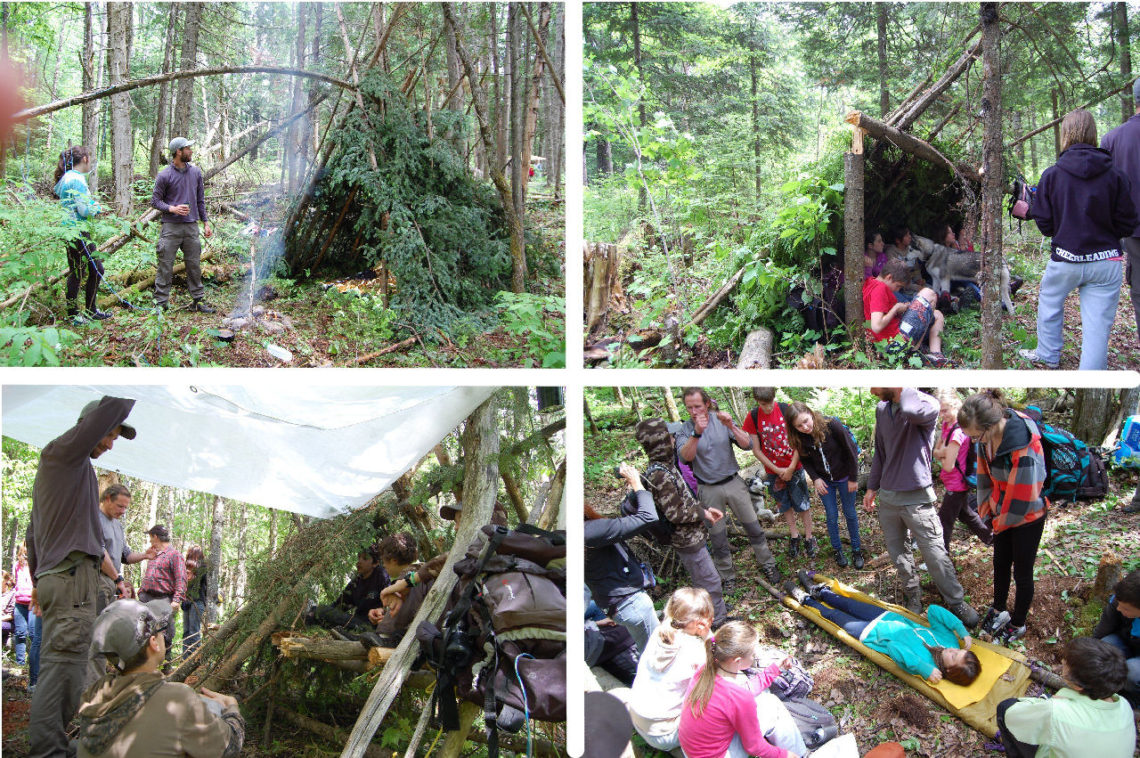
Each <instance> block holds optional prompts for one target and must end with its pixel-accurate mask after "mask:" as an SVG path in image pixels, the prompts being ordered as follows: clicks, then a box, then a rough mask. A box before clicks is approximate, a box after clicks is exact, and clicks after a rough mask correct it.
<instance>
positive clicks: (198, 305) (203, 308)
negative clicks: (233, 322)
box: [190, 298, 218, 313]
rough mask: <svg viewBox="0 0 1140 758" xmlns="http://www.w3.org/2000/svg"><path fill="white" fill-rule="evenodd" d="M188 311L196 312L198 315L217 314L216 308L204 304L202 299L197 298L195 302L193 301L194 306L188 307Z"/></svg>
mask: <svg viewBox="0 0 1140 758" xmlns="http://www.w3.org/2000/svg"><path fill="white" fill-rule="evenodd" d="M190 310H192V311H198V313H217V312H218V309H217V308H212V307H210V306H209V305H208V304H207V303H206V301H205V300H203V299H202V298H198V299H197V300H195V301H194V304H193V305H191V306H190Z"/></svg>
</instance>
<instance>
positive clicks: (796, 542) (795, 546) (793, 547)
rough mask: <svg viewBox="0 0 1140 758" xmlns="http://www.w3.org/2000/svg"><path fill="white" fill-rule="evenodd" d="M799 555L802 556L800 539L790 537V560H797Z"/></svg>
mask: <svg viewBox="0 0 1140 758" xmlns="http://www.w3.org/2000/svg"><path fill="white" fill-rule="evenodd" d="M799 554H800V538H799V537H789V538H788V557H789V558H796V557H798V556H799Z"/></svg>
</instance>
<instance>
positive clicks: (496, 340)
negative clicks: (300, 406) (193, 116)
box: [19, 192, 565, 368]
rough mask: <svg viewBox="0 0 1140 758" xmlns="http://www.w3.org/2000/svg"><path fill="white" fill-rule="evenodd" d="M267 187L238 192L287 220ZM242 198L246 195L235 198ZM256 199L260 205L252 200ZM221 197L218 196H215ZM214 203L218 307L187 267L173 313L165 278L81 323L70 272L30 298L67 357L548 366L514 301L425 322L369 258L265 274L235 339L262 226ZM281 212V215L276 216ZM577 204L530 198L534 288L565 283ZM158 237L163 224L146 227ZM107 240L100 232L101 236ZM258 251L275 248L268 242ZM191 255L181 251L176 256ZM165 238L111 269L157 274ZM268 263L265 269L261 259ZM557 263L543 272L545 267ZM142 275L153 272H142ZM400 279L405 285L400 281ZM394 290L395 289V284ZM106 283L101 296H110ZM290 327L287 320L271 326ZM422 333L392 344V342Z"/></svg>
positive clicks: (67, 361)
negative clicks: (332, 270)
mask: <svg viewBox="0 0 1140 758" xmlns="http://www.w3.org/2000/svg"><path fill="white" fill-rule="evenodd" d="M267 195H268V193H267V192H254V193H253V194H252V196H251V198H250V199H248V200H247V201H246V202H235V205H237V206H238V207H239V209H242V210H244V211H245V212H246V213H249V214H251V215H254V216H255V217H257V218H258V219H259V220H261V222H262V224H264V226H266V227H269V226H272V225H274V223H277V224H279V223H280V220H279V218H278V217H282V216H284V212H285V209H284V208H283V207H282V206H281V205H280V204H279V203H278V201H277V199H276V198H270V197H267ZM231 202H234V201H231ZM250 203H253V204H254V205H257V206H260V207H259V208H251V207H250ZM211 205H213V203H212V201H211ZM212 210H213V213H214V215H213V226H214V234H213V236H212V237H211V238H209V239H206V238H205V237H202V243H203V253H202V254H203V257H205V256H207V254H210V258H209V259H208V260H204V261H203V264H202V268H203V281H204V283H205V287H206V296H205V300H206V302H208V303H209V304H210V305H211V306H213V307H214V308H216V309H217V313H214V314H203V313H198V312H195V311H189V310H187V308H188V307H189V306H190V305H191V300H190V297H189V294H188V292H187V282H186V277H185V275H184V274H176V275H175V277H174V284H173V287H172V288H171V299H170V309H169V310H168V311H166V312H165V313H164V314H162V315H161V316H160V315H159V314H157V313H156V312H155V311H154V309H153V307H152V302H153V287H147V288H145V289H143V290H142V291H141V292H135V293H132V294H130V295H128V296H127V297H126V298H125V300H127V301H129V302H130V303H131V305H129V306H128V305H125V304H124V303H123V302H122V301H123V299H124V298H120V299H115V300H114V304H113V305H111V306H109V307H106V308H105V310H108V311H110V312H111V313H113V317H112V318H110V319H107V320H104V321H93V322H90V323H87V324H84V325H82V326H72V325H71V324H70V323H69V322H68V321H67V318H66V313H65V309H64V303H63V287H64V283H63V282H62V281H61V282H59V283H58V284H56V285H53V286H52V288H50V290H48V291H47V292H46V293H45V292H42V291H41V292H39V293H38V294H37V296H36V298H33V299H31V300H29V301H28V302H27V303H24V304H21V305H20V306H19V307H21V308H22V307H25V306H26V307H28V308H29V310H30V311H31V318H30V323H31V324H32V325H35V326H38V327H41V328H44V327H49V326H59V327H61V328H64V329H68V330H71V331H73V332H74V333H75V334H76V335H77V337H76V338H75V339H74V340H73V341H71V342H68V343H65V344H64V345H63V347H62V349H61V350H60V351H59V358H60V363H61V365H64V366H104V365H106V366H209V365H213V366H230V367H245V368H262V367H276V366H283V365H291V366H306V367H320V366H371V367H407V366H421V367H426V366H430V367H459V368H501V367H526V366H531V365H538V366H541V365H542V362H543V355H542V354H541V351H536V349H535V347H534V344H533V340H531V339H530V336H529V335H528V332H527V330H525V329H519V328H518V327H517V326H516V327H515V328H514V329H511V328H510V327H511V324H510V323H508V320H507V319H506V318H503V316H504V315H505V314H504V313H503V312H491V313H488V314H483V316H482V320H483V323H484V324H487V326H484V327H483V328H482V329H480V328H478V327H475V328H472V329H470V330H469V331H467V332H466V333H464V334H445V333H444V332H443V331H441V330H438V329H437V330H435V332H434V333H421V332H420V331H418V330H416V329H414V328H412V327H411V326H410V325H406V324H401V323H400V321H399V317H398V315H395V314H396V312H395V311H388V309H386V308H384V307H383V295H382V280H381V279H380V278H379V276H378V275H377V272H375V271H371V270H368V269H363V270H361V271H359V272H356V273H355V274H353V275H351V276H349V277H340V278H334V277H325V278H322V277H321V276H314V277H313V278H311V279H307V280H293V279H286V278H279V277H276V276H269V277H268V278H265V279H260V280H259V281H257V282H256V283H255V288H254V289H255V293H256V298H255V303H254V304H255V306H261V307H262V308H264V309H265V313H264V314H263V315H261V316H260V318H259V319H258V321H257V323H255V324H254V325H252V326H250V327H248V328H246V329H243V330H234V331H236V334H235V335H234V336H233V338H232V339H231V340H230V341H227V340H224V339H223V338H222V334H220V330H222V329H224V328H225V325H224V324H223V319H225V318H226V317H227V316H230V315H232V314H233V313H234V312H235V310H237V309H238V308H239V305H240V304H242V303H247V302H248V301H249V290H250V274H249V271H250V259H251V253H250V250H251V247H253V246H254V245H256V243H257V239H256V238H255V237H254V235H253V233H252V230H251V228H250V226H249V225H248V224H247V223H245V222H240V221H238V220H237V219H235V218H234V217H233V216H232V215H229V214H227V213H224V212H218V211H217V209H214V208H212ZM272 218H278V220H277V221H276V222H274V221H271V220H269V219H272ZM564 220H565V216H564V211H563V204H562V203H561V202H556V201H552V200H550V199H535V200H532V201H531V202H529V203H528V227H529V228H530V229H532V230H534V231H535V232H537V233H538V234H539V235H540V236H541V239H542V242H541V250H535V249H533V246H531V248H530V249H528V255H529V256H531V257H532V258H533V262H532V263H531V268H532V277H531V280H532V282H536V281H537V284H532V288H531V292H532V293H535V294H539V295H557V296H559V297H561V296H562V294H563V282H562V279H563V277H562V275H561V272H562V271H564V268H565V266H564V261H565V239H564V234H565V232H564V227H565V223H564ZM143 233H144V234H145V235H146V236H147V237H155V236H156V235H157V233H158V229H157V226H156V225H154V224H152V225H150V226H148V227H146V228H145V229H144V230H143ZM100 241H101V240H96V243H98V242H100ZM256 255H257V256H258V257H261V256H264V255H265V252H263V251H260V250H259V251H258V253H257V254H256ZM181 260H182V256H181V254H179V256H178V258H177V259H176V262H177V263H180V262H181ZM154 262H155V259H154V243H153V241H149V242H143V241H132V242H131V243H129V244H128V245H126V246H125V247H123V248H122V249H120V250H119V251H117V252H116V253H115V254H113V255H112V256H110V257H109V259H108V260H106V261H105V266H106V268H107V274H108V276H109V277H110V276H112V275H125V274H127V273H129V272H136V274H135V275H136V276H139V275H146V274H149V275H153V272H154ZM258 268H259V270H265V269H264V267H263V265H262V263H261V262H259V263H258ZM543 269H545V270H547V271H554V270H556V271H557V274H555V273H550V274H549V275H543V274H540V273H539V271H541V270H543ZM140 278H141V276H140ZM392 286H398V283H393V285H392ZM393 291H394V290H393ZM109 294H110V290H109V289H108V286H107V285H106V284H104V285H102V286H101V287H100V292H99V296H100V298H103V297H107V296H108V295H109ZM539 323H540V324H541V326H543V327H544V328H545V329H547V330H549V331H550V332H552V333H553V334H554V335H556V336H557V337H558V338H559V339H562V340H563V341H564V334H565V325H564V318H563V316H562V315H561V314H553V313H551V312H550V311H545V312H543V314H542V316H541V322H539ZM269 330H280V331H269ZM405 340H411V341H410V342H408V343H407V344H404V345H401V346H400V347H398V348H394V349H393V350H392V351H391V352H388V353H386V354H384V355H376V353H378V352H379V351H381V350H384V349H385V348H389V347H393V346H396V345H398V344H399V343H401V342H403V341H405ZM270 345H275V346H277V347H280V348H284V349H285V350H287V351H289V353H290V354H291V357H290V358H289V360H288V361H285V360H282V359H281V358H277V357H275V356H274V355H272V354H270V352H269V349H268V348H269V346H270Z"/></svg>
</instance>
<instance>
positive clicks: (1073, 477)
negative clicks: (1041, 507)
mask: <svg viewBox="0 0 1140 758" xmlns="http://www.w3.org/2000/svg"><path fill="white" fill-rule="evenodd" d="M1025 415H1026V416H1028V417H1029V418H1030V419H1031V420H1033V422H1034V423H1036V424H1037V426H1038V428H1039V429H1040V430H1041V447H1042V448H1043V449H1044V450H1045V467H1046V469H1047V475H1046V477H1045V488H1044V489H1043V490H1042V494H1043V495H1044V496H1045V497H1047V498H1049V499H1050V500H1056V501H1065V500H1078V499H1081V500H1095V499H1096V498H1100V497H1104V496H1105V495H1106V494H1108V470H1107V468H1106V467H1105V465H1104V460H1103V459H1101V457H1100V455H1098V454H1097V453H1096V452H1095V451H1093V450H1091V449H1090V448H1089V446H1088V445H1086V444H1085V443H1084V442H1082V441H1081V440H1079V439H1077V438H1076V437H1074V436H1073V435H1072V433H1070V432H1068V431H1066V430H1065V429H1061V428H1060V427H1056V426H1052V425H1050V424H1046V423H1045V421H1044V419H1043V417H1042V413H1041V409H1040V408H1038V407H1037V406H1034V405H1031V406H1029V407H1027V408H1026V409H1025Z"/></svg>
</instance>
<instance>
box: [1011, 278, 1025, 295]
mask: <svg viewBox="0 0 1140 758" xmlns="http://www.w3.org/2000/svg"><path fill="white" fill-rule="evenodd" d="M1023 284H1025V280H1024V279H1022V278H1021V277H1020V276H1010V277H1009V295H1010V297H1013V296H1014V295H1016V294H1017V291H1018V290H1019V289H1021V285H1023Z"/></svg>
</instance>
